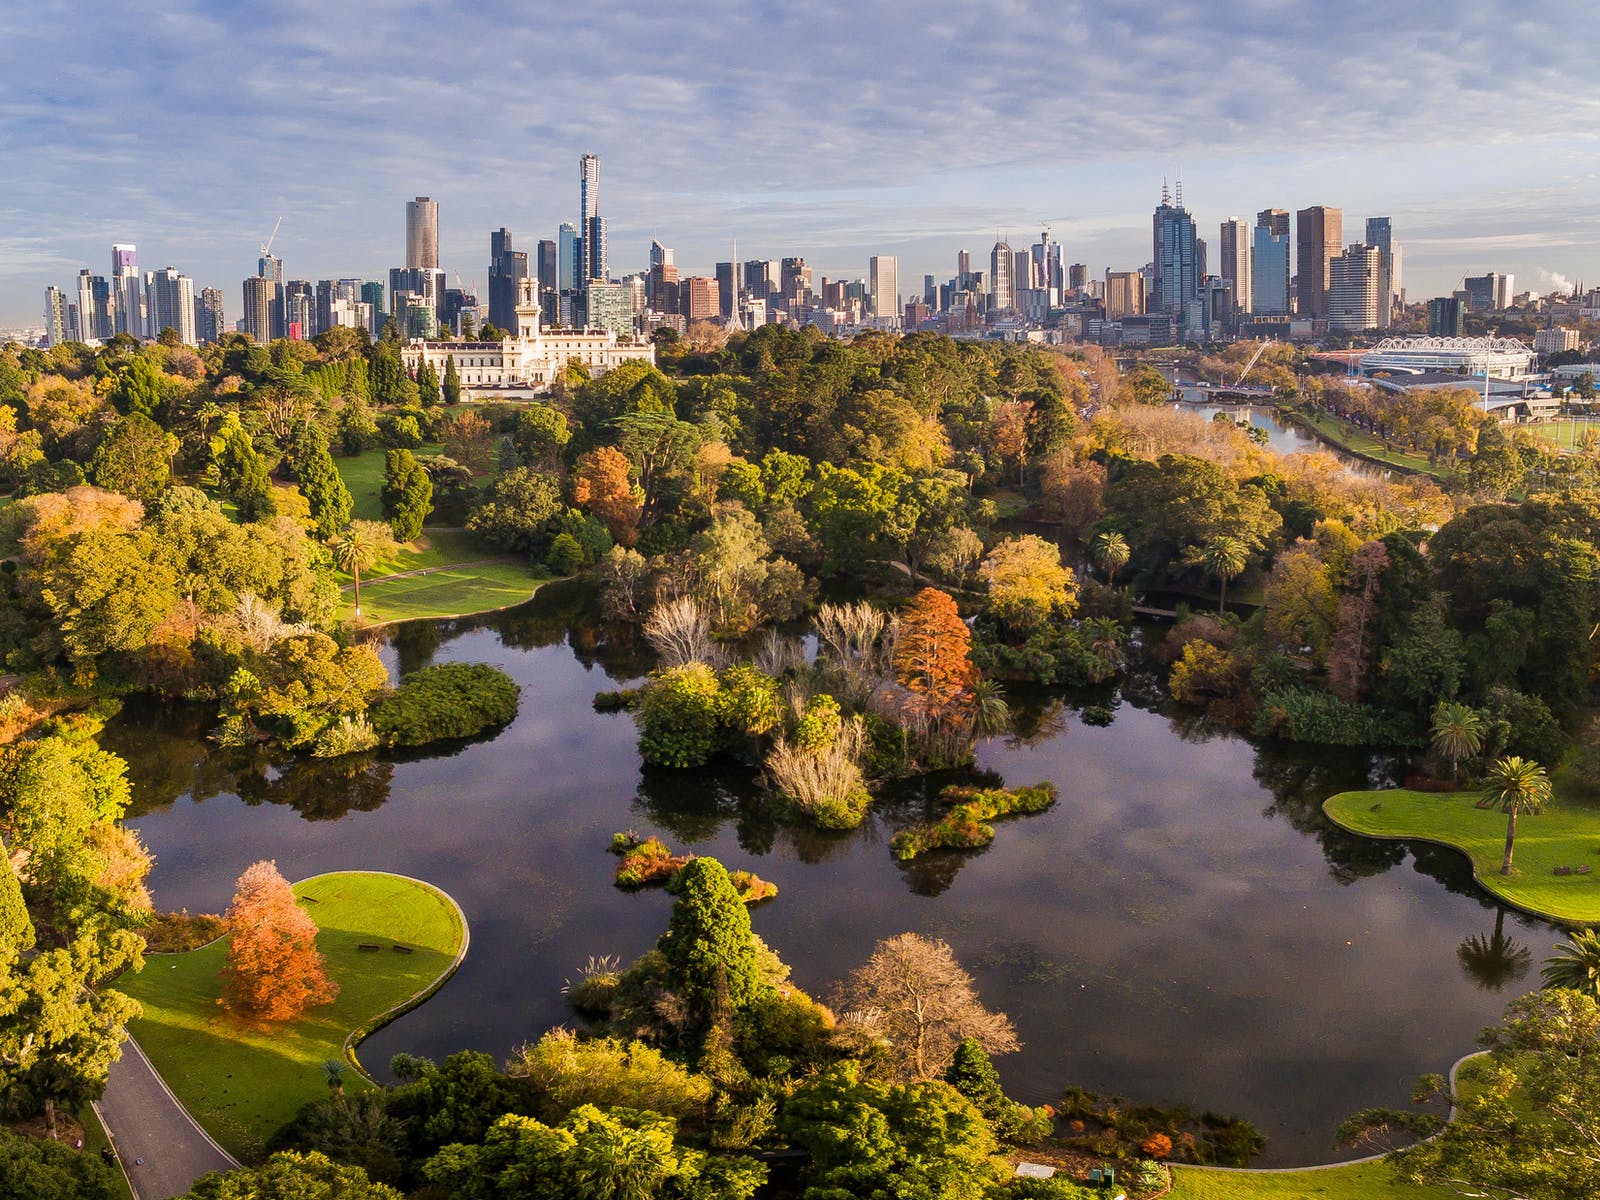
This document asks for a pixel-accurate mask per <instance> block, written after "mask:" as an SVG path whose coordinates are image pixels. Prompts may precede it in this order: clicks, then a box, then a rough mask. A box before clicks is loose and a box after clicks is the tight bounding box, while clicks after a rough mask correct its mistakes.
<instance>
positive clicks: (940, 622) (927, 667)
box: [894, 587, 977, 718]
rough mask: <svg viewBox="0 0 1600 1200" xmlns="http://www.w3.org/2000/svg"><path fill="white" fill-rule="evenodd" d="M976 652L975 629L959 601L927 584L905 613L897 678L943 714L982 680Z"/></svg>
mask: <svg viewBox="0 0 1600 1200" xmlns="http://www.w3.org/2000/svg"><path fill="white" fill-rule="evenodd" d="M971 651H972V631H971V630H969V629H968V628H967V625H966V622H965V621H963V620H962V619H961V614H960V612H959V611H957V609H956V602H955V601H954V600H952V599H951V598H950V597H949V596H948V595H946V594H945V593H944V592H941V591H939V590H938V589H937V588H931V587H930V588H923V589H922V590H921V591H920V592H918V593H917V594H916V596H914V597H913V598H912V601H911V605H910V607H909V608H907V609H906V611H905V613H904V614H903V615H902V616H901V618H900V636H899V639H898V640H897V641H896V643H895V651H894V671H895V678H896V679H898V680H899V682H900V683H901V684H902V685H903V686H904V687H905V688H906V689H907V690H908V691H909V692H910V693H911V694H912V695H913V696H914V697H915V698H916V699H917V700H918V702H919V703H920V704H921V706H922V707H923V708H924V709H925V710H926V711H927V712H928V714H929V715H931V716H934V717H936V718H937V717H939V716H941V715H943V714H946V713H949V712H951V711H952V710H954V709H956V708H958V707H959V706H961V705H962V703H963V702H964V700H965V697H966V696H967V694H968V693H969V691H970V690H971V688H972V685H973V683H974V682H976V675H977V672H976V670H975V669H974V668H973V665H972V653H971Z"/></svg>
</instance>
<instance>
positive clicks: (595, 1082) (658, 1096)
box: [506, 1029, 711, 1121]
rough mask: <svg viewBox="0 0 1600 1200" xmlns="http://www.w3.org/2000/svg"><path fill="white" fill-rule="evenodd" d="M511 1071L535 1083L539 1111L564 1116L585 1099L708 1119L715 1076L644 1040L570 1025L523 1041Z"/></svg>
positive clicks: (543, 1115)
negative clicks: (584, 1036) (587, 1032)
mask: <svg viewBox="0 0 1600 1200" xmlns="http://www.w3.org/2000/svg"><path fill="white" fill-rule="evenodd" d="M506 1074H508V1075H509V1076H511V1078H513V1079H521V1080H525V1081H526V1082H527V1083H528V1084H530V1085H531V1086H532V1088H533V1092H534V1095H535V1097H536V1099H535V1101H534V1104H535V1108H536V1110H537V1115H538V1116H539V1117H540V1118H542V1119H543V1120H546V1121H559V1120H561V1119H562V1118H563V1117H565V1116H566V1115H567V1114H568V1113H569V1112H571V1111H572V1110H573V1109H575V1108H577V1107H579V1106H580V1105H583V1104H593V1105H595V1106H597V1107H600V1108H607V1109H609V1108H618V1107H620V1108H633V1109H641V1110H648V1111H650V1112H658V1113H665V1114H666V1115H668V1116H670V1117H673V1118H675V1119H677V1120H680V1121H683V1120H702V1119H704V1117H705V1116H706V1111H707V1107H708V1105H709V1104H710V1102H711V1081H710V1080H708V1079H706V1078H705V1076H703V1075H696V1074H693V1073H692V1072H690V1071H687V1070H685V1069H684V1068H683V1067H681V1066H679V1065H678V1064H677V1063H674V1062H672V1061H670V1060H669V1059H667V1058H664V1057H663V1056H662V1055H661V1053H660V1051H658V1050H653V1049H651V1048H650V1047H649V1046H646V1045H645V1044H644V1043H643V1042H623V1041H619V1040H618V1039H617V1038H610V1037H606V1038H594V1039H593V1040H590V1041H584V1040H581V1039H580V1038H579V1037H578V1036H577V1035H576V1034H574V1033H572V1032H571V1031H570V1030H566V1029H553V1030H551V1031H550V1032H549V1033H547V1034H545V1035H544V1036H543V1037H542V1038H540V1039H539V1040H538V1041H537V1042H534V1043H531V1044H528V1045H524V1046H522V1047H520V1048H519V1049H518V1050H517V1051H516V1054H515V1055H514V1056H513V1058H512V1059H511V1061H510V1062H508V1063H507V1064H506Z"/></svg>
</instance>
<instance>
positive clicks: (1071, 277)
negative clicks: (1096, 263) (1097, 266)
mask: <svg viewBox="0 0 1600 1200" xmlns="http://www.w3.org/2000/svg"><path fill="white" fill-rule="evenodd" d="M1067 286H1068V287H1069V288H1071V289H1072V290H1073V291H1075V292H1081V291H1083V289H1084V288H1086V287H1088V286H1089V266H1088V264H1087V263H1073V264H1072V266H1070V267H1068V268H1067Z"/></svg>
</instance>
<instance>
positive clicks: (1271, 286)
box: [1250, 224, 1289, 317]
mask: <svg viewBox="0 0 1600 1200" xmlns="http://www.w3.org/2000/svg"><path fill="white" fill-rule="evenodd" d="M1250 311H1251V313H1252V314H1254V315H1255V316H1258V317H1286V316H1288V315H1289V235H1288V234H1287V233H1274V232H1272V226H1271V225H1270V224H1267V225H1257V226H1256V227H1255V229H1254V230H1252V231H1251V242H1250Z"/></svg>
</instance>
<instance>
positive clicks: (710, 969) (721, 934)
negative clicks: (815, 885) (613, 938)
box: [657, 856, 761, 1025]
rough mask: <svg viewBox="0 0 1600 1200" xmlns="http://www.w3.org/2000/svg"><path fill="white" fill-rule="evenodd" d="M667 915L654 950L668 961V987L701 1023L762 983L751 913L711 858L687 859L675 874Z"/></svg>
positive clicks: (741, 1001) (747, 998) (743, 1002)
mask: <svg viewBox="0 0 1600 1200" xmlns="http://www.w3.org/2000/svg"><path fill="white" fill-rule="evenodd" d="M677 886H678V895H677V898H676V899H675V900H674V901H673V904H672V919H671V921H670V922H669V923H668V925H667V932H666V933H665V934H663V935H662V937H661V940H660V942H659V943H658V944H657V948H658V949H659V950H660V951H661V953H662V955H663V956H664V957H665V958H666V960H667V965H668V969H669V972H670V975H669V978H670V980H671V984H672V986H673V988H674V989H675V990H676V991H677V992H678V993H679V994H680V995H681V996H682V997H683V998H684V1000H685V1001H687V1002H688V1004H689V1005H690V1007H691V1009H692V1011H693V1012H694V1014H695V1015H696V1016H697V1017H698V1018H699V1021H700V1023H702V1025H703V1024H704V1023H707V1022H708V1021H710V1020H712V1019H718V1018H721V1017H724V1016H731V1013H718V1012H717V1011H716V1010H717V1009H718V1008H719V1007H721V1006H723V1005H725V1004H726V1005H728V1006H731V1008H732V1009H734V1010H738V1009H741V1008H744V1007H745V1006H747V1005H748V1004H749V1003H750V1002H751V1001H752V1000H753V999H755V997H756V994H757V992H758V991H759V990H760V987H761V976H760V972H759V971H758V970H757V967H756V951H755V945H754V943H753V942H752V941H751V933H750V914H749V912H748V911H747V910H746V909H745V906H744V902H743V901H742V900H740V899H739V893H738V892H737V891H735V890H734V886H733V881H732V880H731V879H729V878H728V872H727V871H726V870H725V869H724V868H723V866H722V864H721V863H719V862H718V861H717V860H716V859H714V858H708V857H704V856H702V857H700V858H696V859H694V860H692V861H691V862H690V863H689V864H688V865H687V866H686V867H684V868H683V870H682V871H681V872H679V874H678V879H677Z"/></svg>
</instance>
